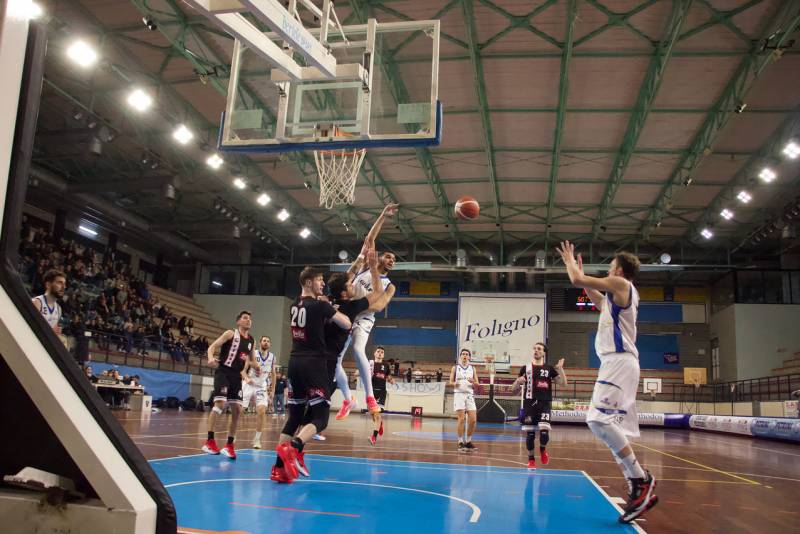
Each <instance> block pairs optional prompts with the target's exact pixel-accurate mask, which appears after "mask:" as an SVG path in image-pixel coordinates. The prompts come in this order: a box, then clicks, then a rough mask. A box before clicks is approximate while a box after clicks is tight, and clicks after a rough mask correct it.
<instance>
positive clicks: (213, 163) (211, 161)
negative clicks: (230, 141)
mask: <svg viewBox="0 0 800 534" xmlns="http://www.w3.org/2000/svg"><path fill="white" fill-rule="evenodd" d="M223 163H225V160H223V159H222V158H221V157H219V154H211V155H210V156H208V159H207V160H206V164H207V165H208V166H209V167H211V168H212V169H214V170H217V169H219V168H220V167H222V164H223Z"/></svg>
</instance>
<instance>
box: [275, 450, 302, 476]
mask: <svg viewBox="0 0 800 534" xmlns="http://www.w3.org/2000/svg"><path fill="white" fill-rule="evenodd" d="M275 452H277V453H278V456H279V457H280V459H281V460H283V470H284V471H285V472H286V477H287V478H288V479H289V481H292V480H294V479H296V478H297V474H298V473H297V463H296V462H295V460H296V459H297V450H296V449H295V448H294V447H292V444H291V443H289V442H288V441H287V442H285V443H281V444H280V445H278V446H277V447H276V448H275Z"/></svg>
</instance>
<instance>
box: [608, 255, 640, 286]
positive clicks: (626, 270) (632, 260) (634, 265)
mask: <svg viewBox="0 0 800 534" xmlns="http://www.w3.org/2000/svg"><path fill="white" fill-rule="evenodd" d="M614 259H615V260H617V267H619V268H620V269H622V274H623V276H624V277H625V279H626V280H633V279H634V278H636V276H637V275H638V274H639V267H641V265H642V264H641V262H640V261H639V258H637V257H636V256H634V255H633V254H631V253H630V252H617V253H616V254H614Z"/></svg>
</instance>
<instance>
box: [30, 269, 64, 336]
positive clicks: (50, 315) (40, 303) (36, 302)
mask: <svg viewBox="0 0 800 534" xmlns="http://www.w3.org/2000/svg"><path fill="white" fill-rule="evenodd" d="M66 286H67V277H66V276H65V275H64V273H62V272H61V271H57V270H55V269H50V270H49V271H47V272H46V273H45V275H44V288H45V291H44V293H43V294H41V295H39V296H38V297H34V298H33V300H32V301H33V307H34V308H36V311H38V312H39V313H41V314H42V317H44V320H45V321H47V324H49V325H50V328H52V329H53V332H55V333H56V334H57V335H59V336H60V335H61V327H60V326H59V324H58V323H59V321H61V305H60V304H59V303H58V299H60V298H62V297H63V296H64V289H65V288H66Z"/></svg>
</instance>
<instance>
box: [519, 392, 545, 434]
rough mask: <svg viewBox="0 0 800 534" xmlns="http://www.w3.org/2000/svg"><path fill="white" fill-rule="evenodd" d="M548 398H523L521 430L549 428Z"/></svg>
mask: <svg viewBox="0 0 800 534" xmlns="http://www.w3.org/2000/svg"><path fill="white" fill-rule="evenodd" d="M550 404H551V401H549V400H536V399H525V402H523V403H522V421H520V422H521V423H522V430H535V429H536V428H537V427H538V428H539V430H550Z"/></svg>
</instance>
